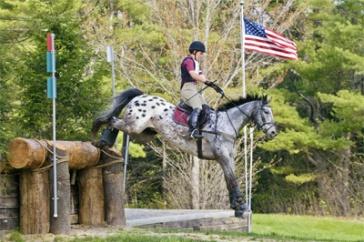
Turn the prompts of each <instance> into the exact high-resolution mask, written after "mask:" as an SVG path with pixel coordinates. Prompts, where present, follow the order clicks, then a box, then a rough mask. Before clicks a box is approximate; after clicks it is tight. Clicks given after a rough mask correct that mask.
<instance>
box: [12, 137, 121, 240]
mask: <svg viewBox="0 0 364 242" xmlns="http://www.w3.org/2000/svg"><path fill="white" fill-rule="evenodd" d="M53 145H55V148H56V154H57V172H58V175H57V183H58V188H59V193H58V198H57V199H58V204H59V207H58V210H59V213H58V217H57V218H53V216H51V214H52V211H53V207H52V206H53V203H52V202H51V199H52V198H53V196H52V194H53V191H52V186H51V185H50V183H51V182H50V181H51V179H52V176H53V174H52V173H53V172H52V169H51V167H52V159H53V152H52V151H53ZM8 162H9V164H10V165H11V166H12V167H14V168H16V169H19V171H20V182H19V187H20V188H19V191H20V202H19V206H20V215H19V217H20V222H19V228H20V231H21V232H22V233H24V234H34V233H49V232H51V233H54V234H61V233H62V234H66V233H68V232H69V231H70V227H71V215H72V213H73V214H74V213H75V212H76V213H77V215H78V216H77V217H78V222H79V223H80V224H84V225H101V224H109V225H113V226H120V227H122V226H125V213H124V203H123V196H124V194H122V191H123V187H122V180H123V169H122V165H121V164H120V163H121V162H122V157H121V155H120V153H119V152H117V151H115V150H113V149H107V150H105V149H103V150H100V149H99V148H97V147H95V146H93V145H92V144H91V143H90V142H80V141H56V142H55V144H53V142H52V141H48V140H36V139H25V138H15V139H13V140H12V141H11V142H10V143H9V152H8ZM76 173H77V179H75V177H74V175H75V174H76ZM70 174H72V176H71V175H70ZM71 178H72V179H71ZM74 183H77V186H76V187H77V188H78V189H77V190H78V192H77V194H76V196H75V195H74V192H71V187H72V185H75V184H74ZM71 194H72V195H71ZM77 195H78V196H77ZM72 198H73V200H74V199H78V201H73V200H72ZM74 204H78V208H74V207H75V206H74ZM71 205H72V207H73V208H71ZM71 210H76V211H71Z"/></svg>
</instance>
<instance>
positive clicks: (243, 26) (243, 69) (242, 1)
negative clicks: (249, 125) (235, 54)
mask: <svg viewBox="0 0 364 242" xmlns="http://www.w3.org/2000/svg"><path fill="white" fill-rule="evenodd" d="M240 8H241V14H240V29H241V31H240V41H241V47H240V55H241V75H242V76H241V79H242V86H243V98H245V97H246V84H245V51H244V46H245V40H244V39H245V36H244V35H245V25H244V0H240ZM243 142H244V173H245V202H246V203H247V201H248V150H247V129H246V126H244V136H243Z"/></svg>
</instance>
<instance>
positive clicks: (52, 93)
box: [47, 33, 58, 218]
mask: <svg viewBox="0 0 364 242" xmlns="http://www.w3.org/2000/svg"><path fill="white" fill-rule="evenodd" d="M54 38H55V34H53V33H48V34H47V50H48V53H47V72H51V73H52V77H51V78H50V79H49V80H48V83H47V84H48V87H47V89H48V94H47V95H48V98H51V99H52V123H53V127H52V131H53V217H54V218H57V217H58V201H57V200H58V191H57V189H58V188H57V154H56V96H57V87H56V85H57V84H56V48H55V45H54Z"/></svg>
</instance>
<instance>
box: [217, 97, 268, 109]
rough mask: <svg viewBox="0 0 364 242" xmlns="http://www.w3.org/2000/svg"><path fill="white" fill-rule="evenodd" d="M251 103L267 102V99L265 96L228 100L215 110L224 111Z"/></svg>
mask: <svg viewBox="0 0 364 242" xmlns="http://www.w3.org/2000/svg"><path fill="white" fill-rule="evenodd" d="M252 101H263V102H266V103H267V102H268V97H267V96H266V95H264V96H258V95H247V96H246V98H243V97H241V98H239V99H236V100H230V101H229V102H227V103H224V104H222V105H221V106H219V107H218V108H217V111H225V110H227V109H230V108H233V107H236V106H239V105H242V104H244V103H248V102H252Z"/></svg>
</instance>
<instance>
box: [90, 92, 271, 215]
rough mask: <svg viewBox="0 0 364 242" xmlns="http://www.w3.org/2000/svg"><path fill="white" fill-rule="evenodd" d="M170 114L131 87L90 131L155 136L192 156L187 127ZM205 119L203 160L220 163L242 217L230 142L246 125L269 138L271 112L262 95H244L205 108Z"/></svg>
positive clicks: (158, 102)
mask: <svg viewBox="0 0 364 242" xmlns="http://www.w3.org/2000/svg"><path fill="white" fill-rule="evenodd" d="M124 108H125V109H124ZM123 109H124V110H123ZM175 111H176V107H175V106H174V105H172V104H170V103H168V102H167V101H166V100H164V99H163V98H161V97H157V96H150V95H147V94H144V93H143V92H142V91H140V90H139V89H136V88H131V89H128V90H126V91H123V92H121V93H120V94H119V95H117V96H116V97H115V98H114V100H113V104H112V106H111V108H110V109H108V110H107V111H105V112H104V113H102V114H101V115H100V116H98V117H97V118H96V119H95V120H94V122H93V127H92V131H93V132H94V133H96V132H97V131H98V130H99V129H100V128H101V126H102V125H104V124H106V125H108V127H110V128H112V129H116V130H121V131H123V132H126V133H127V134H129V135H130V136H131V138H135V139H137V140H144V141H147V140H150V139H151V138H152V137H153V136H154V135H156V134H159V135H160V137H161V138H162V139H163V140H164V141H165V142H167V143H168V144H169V145H171V146H172V147H174V148H176V149H180V150H182V151H184V152H187V153H189V154H191V155H194V156H197V155H198V151H197V146H196V141H195V140H194V139H192V138H191V137H190V134H189V130H188V127H187V126H185V125H181V124H179V123H176V122H175V121H174V118H173V117H174V113H175ZM119 115H120V117H119ZM208 115H209V119H208V121H207V122H206V123H205V124H204V126H203V127H202V135H203V139H202V150H203V156H204V159H208V160H216V161H217V162H218V163H219V164H220V166H221V168H222V170H223V172H224V177H225V181H226V184H227V188H228V191H229V198H230V207H231V208H232V209H234V210H235V216H236V217H243V216H244V212H246V209H247V208H246V205H245V204H244V202H243V199H242V194H241V192H240V188H239V185H238V182H237V179H236V176H235V174H234V168H233V164H234V162H233V157H234V154H233V153H234V143H235V141H236V138H237V136H238V134H239V130H240V129H241V128H242V127H243V126H244V125H246V124H247V123H248V122H252V123H253V124H255V125H256V126H257V127H258V129H261V130H263V131H264V133H265V134H266V136H267V137H268V138H273V137H274V136H275V135H276V134H277V131H276V126H275V124H274V120H273V114H272V110H271V108H270V107H269V105H268V101H267V98H266V97H256V96H248V97H247V98H240V99H238V100H230V101H229V102H227V103H226V104H224V105H223V106H221V107H219V108H217V110H216V111H215V110H210V111H209V113H208ZM109 130H110V129H109Z"/></svg>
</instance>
